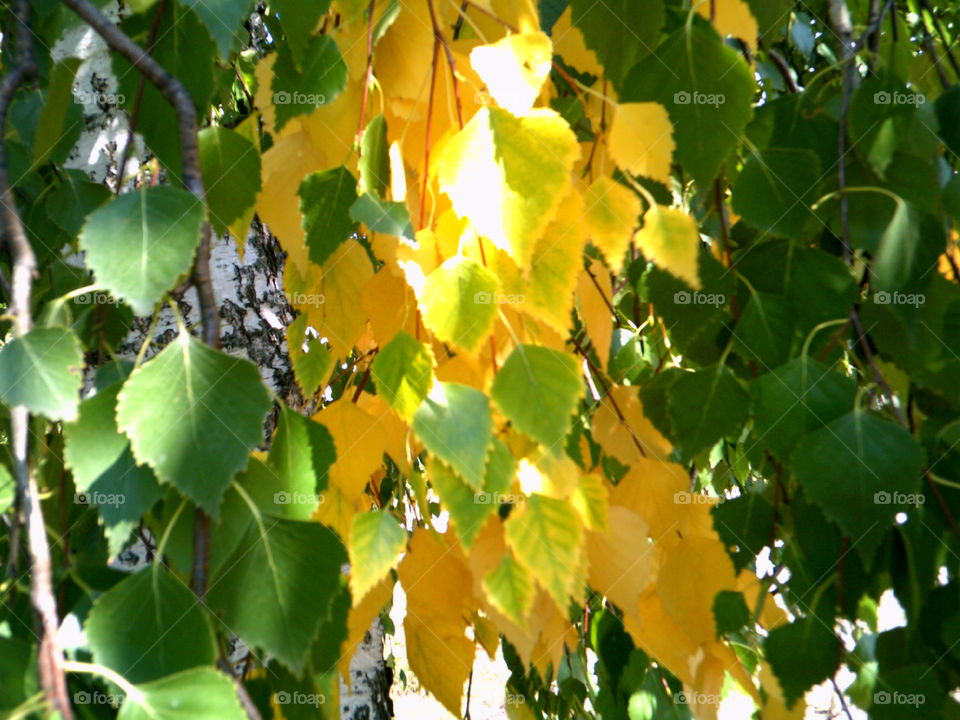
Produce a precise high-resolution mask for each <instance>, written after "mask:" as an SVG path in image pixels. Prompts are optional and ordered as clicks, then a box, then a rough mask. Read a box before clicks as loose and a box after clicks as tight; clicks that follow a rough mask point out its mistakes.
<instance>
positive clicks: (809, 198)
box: [733, 148, 821, 239]
mask: <svg viewBox="0 0 960 720" xmlns="http://www.w3.org/2000/svg"><path fill="white" fill-rule="evenodd" d="M820 178H821V173H820V159H819V158H818V157H817V156H816V155H815V154H814V153H813V152H812V151H810V150H792V149H788V148H767V149H765V150H763V151H762V152H761V153H760V155H752V156H750V158H749V159H748V160H747V162H746V163H745V164H744V166H743V170H741V171H740V174H739V175H738V176H737V180H736V182H735V183H734V184H733V209H734V210H735V211H736V212H737V213H738V214H739V215H740V216H741V217H742V218H743V219H744V220H745V221H747V222H748V223H750V224H751V225H753V226H754V227H756V228H758V229H759V230H763V231H765V232H768V233H772V234H773V235H780V236H782V237H788V238H798V239H799V238H803V237H805V236H807V235H810V234H812V232H813V231H816V230H818V229H819V228H820V221H819V220H818V219H817V217H816V215H815V214H814V213H813V212H812V211H811V210H810V206H811V205H813V204H814V203H815V202H816V201H817V200H818V198H819V188H820Z"/></svg>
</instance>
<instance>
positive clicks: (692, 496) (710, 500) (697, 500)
mask: <svg viewBox="0 0 960 720" xmlns="http://www.w3.org/2000/svg"><path fill="white" fill-rule="evenodd" d="M718 499H720V498H715V497H710V496H709V495H702V494H700V493H691V492H683V491H682V490H681V491H680V492H675V493H674V494H673V502H674V504H675V505H714V504H715V503H716V502H717V500H718Z"/></svg>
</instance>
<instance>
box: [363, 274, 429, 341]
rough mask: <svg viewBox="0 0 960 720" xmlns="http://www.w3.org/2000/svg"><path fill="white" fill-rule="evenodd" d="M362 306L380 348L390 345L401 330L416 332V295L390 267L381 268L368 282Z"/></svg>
mask: <svg viewBox="0 0 960 720" xmlns="http://www.w3.org/2000/svg"><path fill="white" fill-rule="evenodd" d="M361 302H362V305H363V311H364V313H366V315H367V317H368V318H369V320H370V327H371V328H372V329H373V337H374V338H376V340H377V343H378V344H379V345H380V346H381V347H383V346H384V345H386V344H387V343H388V342H390V341H391V340H392V339H393V337H394V336H395V335H396V334H397V331H398V330H401V329H403V330H407V332H410V333H413V332H414V328H413V324H414V322H415V316H416V310H417V304H416V300H415V299H414V297H413V291H412V290H411V289H410V286H409V285H407V283H406V282H405V281H404V279H403V277H402V276H401V275H399V274H394V271H393V270H392V269H391V267H390V266H384V267H382V268H380V270H379V271H378V272H377V274H376V275H374V276H373V277H372V278H370V279H369V280H368V281H367V285H366V287H365V288H364V292H363V299H362V301H361Z"/></svg>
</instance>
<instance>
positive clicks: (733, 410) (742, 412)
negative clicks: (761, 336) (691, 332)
mask: <svg viewBox="0 0 960 720" xmlns="http://www.w3.org/2000/svg"><path fill="white" fill-rule="evenodd" d="M667 412H668V414H669V417H670V425H671V427H672V428H673V439H674V440H675V441H676V445H677V448H678V450H680V451H681V454H682V456H683V457H684V458H686V459H687V460H690V459H692V458H693V457H694V456H695V455H696V454H697V453H699V452H701V451H702V450H706V449H708V448H710V447H712V446H713V445H714V444H715V443H716V442H717V441H718V440H720V439H721V438H724V437H730V438H735V437H736V436H737V435H738V434H739V433H740V430H741V429H742V428H743V424H744V423H745V422H746V421H747V417H748V416H749V413H750V395H749V394H748V393H747V391H746V390H744V389H743V386H742V385H741V384H740V381H739V380H737V378H736V377H735V376H734V375H733V373H732V372H730V370H729V369H728V368H727V367H726V366H724V365H715V366H713V367H710V368H704V369H703V370H697V371H695V372H691V373H684V374H683V375H681V376H679V377H678V378H677V380H676V382H675V383H673V385H672V386H671V388H670V394H669V397H668V399H667Z"/></svg>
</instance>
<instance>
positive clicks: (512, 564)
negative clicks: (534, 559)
mask: <svg viewBox="0 0 960 720" xmlns="http://www.w3.org/2000/svg"><path fill="white" fill-rule="evenodd" d="M483 589H484V592H486V594H487V599H488V600H489V601H490V603H491V604H492V605H493V606H494V607H495V608H496V609H497V610H499V611H500V612H502V613H503V614H504V615H506V616H507V617H508V618H510V619H511V620H512V621H513V622H515V623H516V624H517V625H520V626H521V627H522V626H523V625H525V624H526V616H527V613H528V612H529V611H530V607H531V605H533V590H534V588H533V579H532V578H531V577H530V574H529V573H528V572H527V570H526V569H525V568H524V567H523V566H522V565H520V564H519V563H518V562H517V561H516V560H514V559H513V556H512V555H510V553H507V554H505V555H504V556H503V559H502V560H501V561H500V564H499V565H498V566H497V568H496V569H495V570H494V571H493V572H492V573H490V574H489V575H487V576H486V577H485V578H484V579H483Z"/></svg>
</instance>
